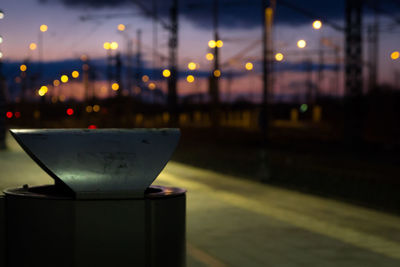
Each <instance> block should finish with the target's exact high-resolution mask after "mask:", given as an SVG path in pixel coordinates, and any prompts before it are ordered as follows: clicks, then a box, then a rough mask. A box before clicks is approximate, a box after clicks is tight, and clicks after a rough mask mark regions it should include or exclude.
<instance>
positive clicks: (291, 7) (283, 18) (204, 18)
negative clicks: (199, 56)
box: [39, 0, 345, 29]
mask: <svg viewBox="0 0 400 267" xmlns="http://www.w3.org/2000/svg"><path fill="white" fill-rule="evenodd" d="M39 1H40V2H42V3H50V2H61V3H62V4H64V5H65V6H68V7H73V8H82V7H91V8H106V7H110V8H113V7H120V6H128V5H129V6H132V7H135V8H138V7H139V6H141V7H143V8H144V9H146V10H148V11H151V10H153V6H152V2H153V1H148V0H146V1H144V0H39ZM344 1H345V0H339V1H334V0H327V1H321V0H308V1H295V0H284V1H282V0H281V1H277V8H276V16H275V20H276V22H277V23H278V24H290V25H299V24H303V23H309V22H310V21H312V20H313V19H325V20H326V19H329V20H335V19H341V18H343V15H344ZM156 2H157V10H158V14H159V16H160V17H161V18H163V19H164V20H168V17H169V11H170V7H171V4H172V0H164V1H160V0H158V1H156ZM261 2H262V1H261V0H242V1H240V0H219V6H218V7H219V12H218V14H219V26H220V27H221V28H224V29H230V28H231V29H232V28H235V29H237V28H244V29H248V28H255V27H259V26H260V25H261V23H262V12H263V11H262V6H261ZM213 3H214V0H202V1H195V0H179V14H180V15H181V16H182V17H183V18H185V19H186V20H188V21H190V22H191V23H193V24H194V25H195V26H198V27H200V28H211V27H212V25H213ZM139 9H140V8H139Z"/></svg>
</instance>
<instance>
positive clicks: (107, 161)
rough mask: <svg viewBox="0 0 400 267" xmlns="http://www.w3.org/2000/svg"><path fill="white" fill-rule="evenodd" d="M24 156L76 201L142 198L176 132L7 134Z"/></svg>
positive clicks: (28, 131)
mask: <svg viewBox="0 0 400 267" xmlns="http://www.w3.org/2000/svg"><path fill="white" fill-rule="evenodd" d="M10 132H11V134H12V135H13V136H14V138H15V139H16V140H17V142H18V143H19V144H20V145H21V147H22V148H23V149H24V150H25V152H27V153H28V155H29V156H30V157H31V158H32V159H33V160H34V161H35V162H36V163H37V164H38V165H39V166H40V167H41V168H42V169H43V170H45V171H46V172H47V173H48V174H49V175H50V176H51V177H52V178H53V179H55V181H56V183H63V184H65V185H66V186H67V187H69V188H70V189H71V190H73V191H74V192H75V195H76V198H78V199H98V198H136V197H143V196H144V193H145V190H146V189H147V188H148V187H149V186H150V185H151V184H152V183H153V181H154V180H155V179H156V177H157V176H158V174H159V173H160V172H161V171H162V169H163V168H164V167H165V165H166V164H167V162H168V160H169V159H170V157H171V155H172V153H173V152H174V150H175V148H176V146H177V144H178V141H179V137H180V131H179V129H94V130H89V129H22V130H15V129H13V130H10Z"/></svg>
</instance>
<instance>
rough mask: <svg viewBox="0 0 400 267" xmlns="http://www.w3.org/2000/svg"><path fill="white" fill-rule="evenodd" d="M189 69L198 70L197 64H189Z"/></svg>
mask: <svg viewBox="0 0 400 267" xmlns="http://www.w3.org/2000/svg"><path fill="white" fill-rule="evenodd" d="M188 69H189V70H195V69H196V63H194V62H189V64H188Z"/></svg>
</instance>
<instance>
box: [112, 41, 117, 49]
mask: <svg viewBox="0 0 400 267" xmlns="http://www.w3.org/2000/svg"><path fill="white" fill-rule="evenodd" d="M110 48H111V49H112V50H116V49H118V43H117V42H112V43H111V44H110Z"/></svg>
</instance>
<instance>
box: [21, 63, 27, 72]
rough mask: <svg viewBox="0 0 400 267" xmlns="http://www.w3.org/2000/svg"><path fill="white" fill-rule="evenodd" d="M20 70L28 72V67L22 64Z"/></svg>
mask: <svg viewBox="0 0 400 267" xmlns="http://www.w3.org/2000/svg"><path fill="white" fill-rule="evenodd" d="M19 69H20V70H21V71H26V69H27V67H26V65H25V64H22V65H21V66H19Z"/></svg>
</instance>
